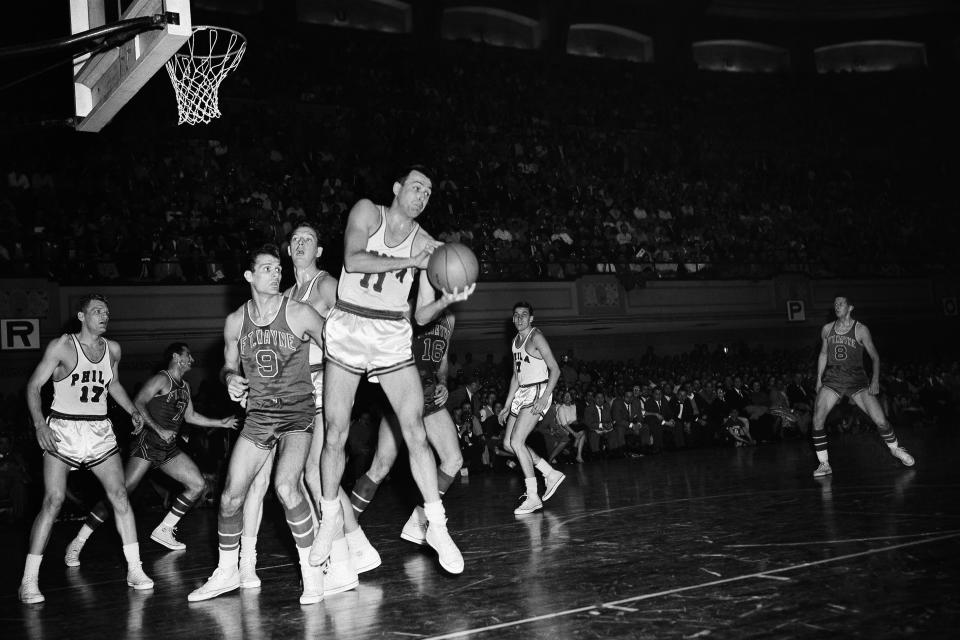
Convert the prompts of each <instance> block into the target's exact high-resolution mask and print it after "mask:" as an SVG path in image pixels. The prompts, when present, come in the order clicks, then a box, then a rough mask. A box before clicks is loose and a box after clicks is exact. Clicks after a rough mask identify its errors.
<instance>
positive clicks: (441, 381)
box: [433, 313, 457, 406]
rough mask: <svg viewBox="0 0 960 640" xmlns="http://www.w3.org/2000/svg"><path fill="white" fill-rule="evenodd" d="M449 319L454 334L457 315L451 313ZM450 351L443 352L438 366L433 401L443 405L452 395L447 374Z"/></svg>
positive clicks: (448, 372) (451, 331)
mask: <svg viewBox="0 0 960 640" xmlns="http://www.w3.org/2000/svg"><path fill="white" fill-rule="evenodd" d="M449 321H450V333H451V334H453V329H454V327H455V326H456V324H457V317H456V316H455V315H453V314H452V313H451V314H450V318H449ZM449 353H450V349H447V350H446V351H444V352H443V357H442V358H441V359H440V364H439V365H438V366H437V388H436V392H435V393H434V394H433V401H434V403H436V404H438V405H441V406H442V405H445V404H447V399H448V398H449V397H450V388H449V387H447V376H448V375H449V374H450V361H449V360H448V359H447V356H448V355H449Z"/></svg>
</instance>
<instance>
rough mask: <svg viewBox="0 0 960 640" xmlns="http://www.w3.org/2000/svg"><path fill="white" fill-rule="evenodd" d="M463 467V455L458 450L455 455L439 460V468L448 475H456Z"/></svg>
mask: <svg viewBox="0 0 960 640" xmlns="http://www.w3.org/2000/svg"><path fill="white" fill-rule="evenodd" d="M461 467H463V456H462V455H461V454H460V451H459V450H458V451H457V453H456V455H454V456H453V457H451V458H450V459H449V460H441V461H440V468H441V469H442V470H443V472H444V473H446V474H447V475H449V476H455V475H457V472H458V471H460V468H461Z"/></svg>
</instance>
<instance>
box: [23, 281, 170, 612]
mask: <svg viewBox="0 0 960 640" xmlns="http://www.w3.org/2000/svg"><path fill="white" fill-rule="evenodd" d="M77 319H78V320H79V321H80V332H79V333H75V334H64V335H62V336H60V337H59V338H57V339H56V340H54V341H53V342H51V343H50V344H49V345H47V350H46V351H45V352H44V354H43V359H42V360H40V364H38V365H37V368H36V369H34V371H33V375H31V376H30V381H29V382H27V406H28V407H29V409H30V417H31V418H32V420H33V426H34V428H35V429H36V431H37V442H38V443H39V444H40V448H41V449H43V452H44V456H43V485H44V496H43V506H41V508H40V513H38V514H37V518H36V520H34V521H33V528H32V529H31V531H30V548H29V551H28V552H27V560H26V564H25V566H24V569H23V578H22V579H21V581H20V591H19V595H20V601H21V602H23V603H25V604H35V603H38V602H43V601H44V600H45V598H44V596H43V594H42V593H40V587H39V582H38V574H39V571H40V562H41V560H42V559H43V551H44V549H45V548H46V546H47V540H49V538H50V530H51V529H52V528H53V523H54V521H55V520H56V519H57V515H58V514H59V513H60V507H61V506H62V505H63V498H64V494H65V493H66V487H67V473H69V472H70V471H73V470H74V469H84V468H85V469H90V470H91V471H92V472H93V474H94V475H95V476H96V477H97V479H98V480H99V481H100V483H101V484H102V485H103V489H104V491H105V492H106V494H107V500H109V502H110V506H111V507H112V509H113V513H114V515H115V516H116V524H117V531H118V532H119V533H120V540H121V541H122V542H123V555H124V557H125V558H126V560H127V584H128V585H129V586H131V587H133V588H134V589H152V588H153V580H151V579H150V578H149V577H147V574H145V573H144V572H143V568H142V567H141V565H140V545H139V544H138V543H137V528H136V523H135V522H134V520H133V511H132V510H131V509H130V501H129V500H128V499H127V490H126V487H125V486H124V482H123V465H122V464H121V462H120V456H118V455H117V454H118V453H119V452H120V450H119V449H118V448H117V439H116V437H115V436H114V434H113V425H112V424H111V422H110V419H109V418H108V417H107V395H108V394H109V395H110V397H111V398H113V399H114V400H116V402H117V404H119V405H120V406H121V407H123V408H124V409H125V410H126V411H127V413H129V414H130V416H131V418H132V420H133V427H134V430H135V432H137V433H139V431H140V429H142V428H143V416H142V415H140V412H139V411H137V408H136V407H135V406H134V404H133V402H132V401H131V400H130V397H129V396H128V395H127V392H126V391H124V389H123V387H122V386H120V380H119V373H118V366H119V364H120V345H118V344H117V343H116V342H114V341H113V340H107V339H106V338H104V337H103V334H104V333H105V332H106V330H107V324H108V323H109V321H110V310H109V308H108V307H107V300H106V298H104V297H103V296H101V295H99V294H89V295H86V296H83V297H82V298H80V300H79V302H78V303H77ZM51 378H52V379H53V404H52V405H51V406H50V417H49V418H47V419H46V420H44V418H43V414H42V413H41V411H40V388H41V387H42V386H43V385H44V384H45V383H46V382H47V380H50V379H51Z"/></svg>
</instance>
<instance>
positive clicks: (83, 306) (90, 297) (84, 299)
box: [77, 293, 107, 313]
mask: <svg viewBox="0 0 960 640" xmlns="http://www.w3.org/2000/svg"><path fill="white" fill-rule="evenodd" d="M94 300H99V301H100V302H102V303H103V304H107V298H106V296H104V295H102V294H99V293H88V294H86V295H83V296H80V299H79V300H77V313H86V312H87V308H88V307H89V306H90V303H91V302H93V301H94Z"/></svg>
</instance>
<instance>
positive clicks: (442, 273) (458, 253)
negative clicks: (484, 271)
mask: <svg viewBox="0 0 960 640" xmlns="http://www.w3.org/2000/svg"><path fill="white" fill-rule="evenodd" d="M479 273H480V265H479V264H478V263H477V256H475V255H473V251H471V250H470V249H469V247H466V246H464V245H462V244H460V243H459V242H448V243H447V244H443V245H440V246H439V247H437V249H436V251H434V252H433V254H431V255H430V262H429V263H427V278H429V280H430V284H432V285H433V288H434V289H437V290H438V291H453V290H454V289H460V290H461V291H463V289H464V287H469V286H470V285H472V284H473V283H474V282H476V281H477V275H478V274H479Z"/></svg>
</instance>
